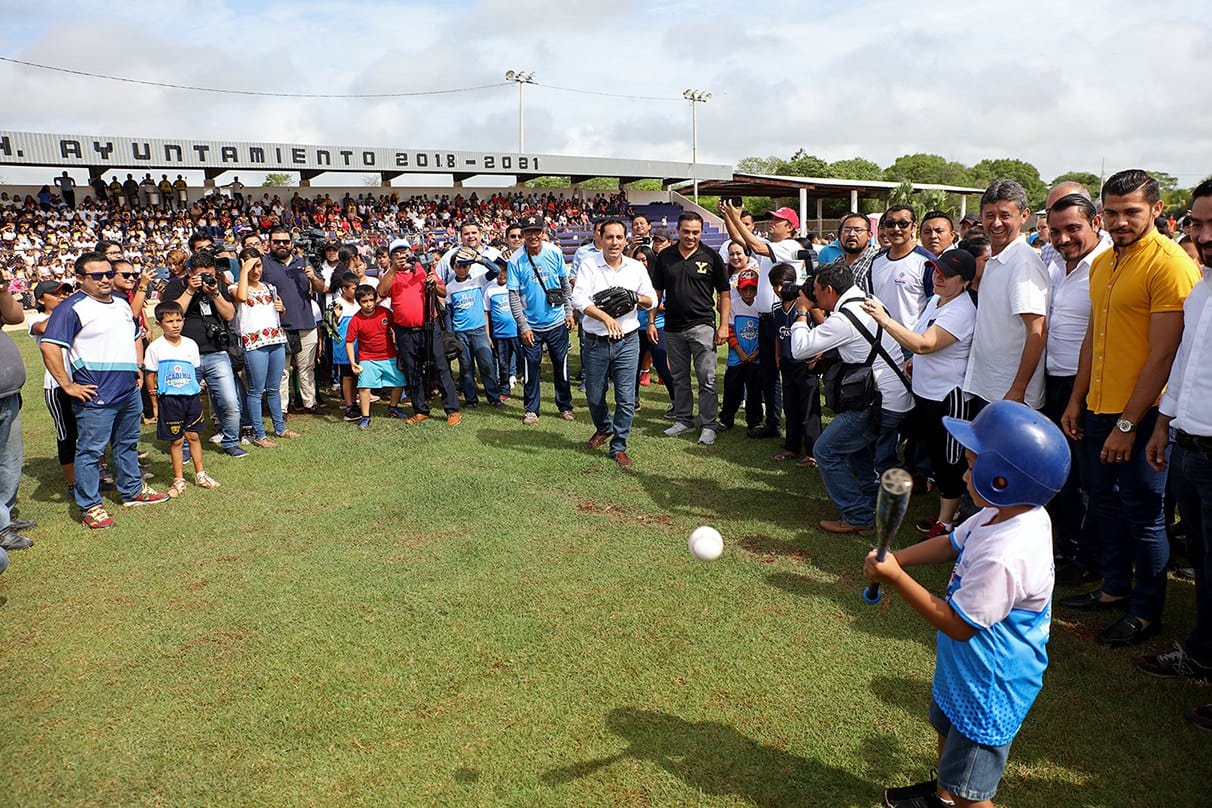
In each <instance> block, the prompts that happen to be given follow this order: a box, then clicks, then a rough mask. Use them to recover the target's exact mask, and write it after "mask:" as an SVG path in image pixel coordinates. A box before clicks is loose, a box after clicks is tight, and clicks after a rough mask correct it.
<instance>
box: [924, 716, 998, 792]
mask: <svg viewBox="0 0 1212 808" xmlns="http://www.w3.org/2000/svg"><path fill="white" fill-rule="evenodd" d="M930 724H931V726H933V727H934V729H935V731H936V732H938V734H939V735H940V736H942V737H943V738H945V739H946V740H945V741H944V742H943V754H942V756H941V757H940V758H939V761H938V782H939V785H941V786H942V787H943V788H945V789H947V790H948V791H950V792H951V793H952V794H954V795H955V796H957V797H962V798H964V799H966V800H972V801H974V802H979V801H980V800H991V799H993V797H994V795H995V794H997V784H998V783H999V782H1001V779H1002V773H1003V772H1005V771H1006V759H1007V758H1008V757H1010V744H1008V743H1007V744H1003V745H1002V746H985V745H984V744H979V743H976V742H975V741H970V740H968V739H967V738H965V737H964V736H963V735H961V734H960V733H959V731H958V730H956V729H955V727H953V726H951V719H949V718H947V716H946V715H944V713H943V711H942V708H940V707H939V706H938V704H937V703H936V702H935V701H934V699H931V700H930Z"/></svg>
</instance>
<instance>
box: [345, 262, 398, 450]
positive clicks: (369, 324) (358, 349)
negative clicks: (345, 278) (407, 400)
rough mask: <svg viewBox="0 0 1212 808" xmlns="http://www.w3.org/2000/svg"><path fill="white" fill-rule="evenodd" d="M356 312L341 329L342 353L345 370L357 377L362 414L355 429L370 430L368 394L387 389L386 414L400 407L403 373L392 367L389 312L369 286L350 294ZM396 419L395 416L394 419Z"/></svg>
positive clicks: (394, 357) (392, 344) (392, 349)
mask: <svg viewBox="0 0 1212 808" xmlns="http://www.w3.org/2000/svg"><path fill="white" fill-rule="evenodd" d="M354 297H356V298H357V301H358V313H357V314H355V315H354V316H353V317H350V318H349V325H348V326H346V329H345V352H346V353H347V354H348V355H349V367H350V370H352V371H353V372H354V373H356V374H358V406H359V409H360V411H361V413H362V415H361V417H359V418H358V429H370V393H371V391H372V390H378V389H380V388H383V387H389V388H391V396H390V398H389V399H388V401H389V403H388V405H387V412H388V413H389V414H390V413H391V412H392V411H393V410H396V408H398V407H399V406H400V393H401V392H402V391H403V389H404V374H403V373H401V372H400V369H399V368H398V367H397V366H396V343H395V336H394V335H393V333H392V330H391V312H390V311H388V310H387V308H386V307H385V306H380V305H379V296H378V293H376V292H375V288H374V287H373V286H367V285H365V284H363V285H362V286H359V287H358V288H357V290H356V291H355V292H354ZM397 417H398V416H397Z"/></svg>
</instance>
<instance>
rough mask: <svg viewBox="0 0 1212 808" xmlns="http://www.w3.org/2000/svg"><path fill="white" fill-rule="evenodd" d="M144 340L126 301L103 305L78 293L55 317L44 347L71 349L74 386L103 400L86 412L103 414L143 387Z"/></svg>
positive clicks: (114, 299) (69, 360)
mask: <svg viewBox="0 0 1212 808" xmlns="http://www.w3.org/2000/svg"><path fill="white" fill-rule="evenodd" d="M138 336H139V328H138V326H137V325H136V324H135V318H134V316H133V315H132V314H131V310H130V305H129V304H128V303H127V302H126V300H124V299H122V298H121V297H119V296H114V297H112V298H111V299H110V301H109V302H108V303H102V302H101V301H100V300H96V299H95V298H92V297H89V296H88V295H86V294H85V293H84V292H76V293H75V294H73V295H72V296H71V297H69V298H68V299H67V300H64V301H63V302H62V303H60V304H59V305H58V306H56V307H55V310H54V311H53V312H51V316H50V319H49V320H47V321H46V331H45V332H44V333H43V334H42V341H43V342H49V343H51V344H53V345H59V346H60V347H62V348H65V349H66V355H67V363H66V364H67V373H68V375H69V376H70V377H71V379H72V381H73V382H75V383H76V384H92V385H96V387H97V394H96V395H95V396H94V397H93V399H92V400H91V401H86V402H84V406H85V407H93V408H100V407H107V406H109V405H111V404H114V403H116V402H119V401H122V400H124V399H125V398H126V397H127V396H129V395H130V394H131V392H132V391H134V390H135V389H136V388H137V387H138V385H139V361H138V357H137V356H136V354H135V340H136V339H137V338H138Z"/></svg>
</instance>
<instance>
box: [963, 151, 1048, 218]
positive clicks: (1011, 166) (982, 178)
mask: <svg viewBox="0 0 1212 808" xmlns="http://www.w3.org/2000/svg"><path fill="white" fill-rule="evenodd" d="M972 178H973V179H974V180H976V186H977V187H978V188H979V187H980V186H982V185H988V184H989V183H991V182H993V181H994V180H1000V179H1007V180H1014V181H1015V182H1017V183H1018V184H1019V185H1021V186H1023V190H1024V191H1026V192H1027V203H1028V204H1029V205H1030V206H1031V207H1032V208H1033V209H1035V208H1042V207H1043V206H1044V202H1045V200H1047V198H1048V186H1047V185H1044V181H1043V180H1042V179H1040V177H1039V169H1038V168H1036V167H1035V166H1033V165H1031V164H1030V163H1028V162H1026V161H1024V160H1013V159H1010V158H1002V159H997V160H981V161H980V162H979V163H977V164H976V165H974V166H973V167H972Z"/></svg>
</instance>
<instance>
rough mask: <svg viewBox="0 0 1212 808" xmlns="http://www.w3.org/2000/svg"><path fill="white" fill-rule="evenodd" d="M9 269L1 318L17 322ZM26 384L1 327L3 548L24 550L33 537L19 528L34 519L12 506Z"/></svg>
mask: <svg viewBox="0 0 1212 808" xmlns="http://www.w3.org/2000/svg"><path fill="white" fill-rule="evenodd" d="M10 280H11V278H9V275H8V271H7V270H0V322H3V323H4V324H5V325H15V324H17V323H20V322H24V320H25V312H23V311H22V310H21V304H20V303H19V302H18V301H17V299H16V298H15V297H13V295H12V293H11V292H9V290H8V284H9V281H10ZM23 384H25V363H24V362H22V361H21V352H20V351H18V350H17V346H16V344H15V343H14V342H13V340H12V337H10V336H9V335H8V334H5V333H4V332H3V331H0V549H3V550H24V549H25V548H26V547H29V546H30V545H32V544H33V541H31V540H30V539H28V538H26V537H25V536H22V535H21V534H20V533H19V532H18V531H20V530H25V529H28V528H31V527H33V526H34V523H33V522H29V521H24V520H22V521H15V520H13V518H12V508H13V505H14V504H16V502H17V485H18V484H19V483H20V482H21V461H22V457H23V455H24V453H25V446H24V444H23V443H22V440H21V386H22V385H23Z"/></svg>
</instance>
